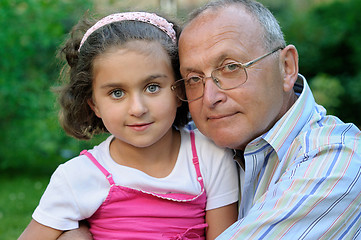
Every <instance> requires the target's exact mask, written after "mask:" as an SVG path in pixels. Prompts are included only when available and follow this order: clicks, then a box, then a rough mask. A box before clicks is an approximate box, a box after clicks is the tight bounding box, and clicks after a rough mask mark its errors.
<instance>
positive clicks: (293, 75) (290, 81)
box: [280, 45, 298, 92]
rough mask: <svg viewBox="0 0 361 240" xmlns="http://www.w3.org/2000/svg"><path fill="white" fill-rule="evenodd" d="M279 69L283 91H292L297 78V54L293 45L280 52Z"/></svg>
mask: <svg viewBox="0 0 361 240" xmlns="http://www.w3.org/2000/svg"><path fill="white" fill-rule="evenodd" d="M280 59H281V65H282V66H281V67H282V68H283V74H284V75H283V90H284V91H285V92H289V91H292V90H293V85H294V84H295V82H296V80H297V78H298V53H297V49H296V47H295V46H293V45H288V46H286V47H285V48H284V49H283V50H282V52H281V58H280Z"/></svg>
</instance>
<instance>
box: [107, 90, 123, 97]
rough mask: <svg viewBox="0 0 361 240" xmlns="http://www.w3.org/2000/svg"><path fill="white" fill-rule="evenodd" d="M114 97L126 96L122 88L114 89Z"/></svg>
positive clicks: (112, 93)
mask: <svg viewBox="0 0 361 240" xmlns="http://www.w3.org/2000/svg"><path fill="white" fill-rule="evenodd" d="M110 95H111V96H112V97H113V98H116V99H119V98H122V97H123V96H124V92H123V91H122V90H120V89H117V90H114V91H112V92H111V94H110Z"/></svg>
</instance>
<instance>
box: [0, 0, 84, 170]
mask: <svg viewBox="0 0 361 240" xmlns="http://www.w3.org/2000/svg"><path fill="white" fill-rule="evenodd" d="M90 7H91V5H90V3H88V2H87V1H85V0H72V1H69V0H68V1H51V0H26V1H24V0H21V1H20V0H15V1H14V0H0V25H1V26H2V31H1V33H0V46H1V48H0V51H1V58H0V69H1V71H0V109H1V112H0V129H1V131H0V138H1V139H2V141H1V144H0V152H1V157H0V158H1V161H0V171H1V170H8V169H26V168H27V167H32V168H37V169H39V170H44V171H53V170H54V167H55V166H56V165H58V164H59V163H60V162H63V161H64V159H63V158H62V156H61V154H60V153H61V152H62V151H64V149H69V150H70V151H73V152H74V153H73V154H75V152H76V151H77V148H79V145H80V143H78V142H76V141H74V140H71V139H70V138H69V137H66V136H65V135H64V133H63V132H62V131H61V129H60V127H59V124H58V122H57V113H56V112H57V111H56V108H55V107H54V106H55V102H56V100H55V99H56V96H55V95H54V94H53V93H52V92H51V90H50V89H51V86H54V85H55V84H56V83H57V79H58V75H59V70H60V67H59V66H58V64H57V62H56V60H55V55H56V50H57V48H58V46H59V45H60V44H61V42H63V41H64V38H65V37H66V33H67V32H68V31H69V30H70V28H71V27H72V25H73V24H75V23H76V22H77V21H78V20H79V19H80V18H81V16H82V15H83V14H84V12H85V11H86V9H89V8H90Z"/></svg>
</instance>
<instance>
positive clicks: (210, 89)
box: [203, 77, 225, 107]
mask: <svg viewBox="0 0 361 240" xmlns="http://www.w3.org/2000/svg"><path fill="white" fill-rule="evenodd" d="M203 81H204V82H203V84H204V89H203V103H204V104H205V105H206V106H208V107H214V106H215V105H216V104H217V103H220V102H222V101H224V100H225V94H224V92H223V90H222V89H220V88H219V87H218V86H217V84H216V83H215V80H214V79H213V78H212V77H206V78H204V79H203Z"/></svg>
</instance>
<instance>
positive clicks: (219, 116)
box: [207, 113, 237, 120]
mask: <svg viewBox="0 0 361 240" xmlns="http://www.w3.org/2000/svg"><path fill="white" fill-rule="evenodd" d="M236 114H237V113H228V114H213V115H209V116H208V117H207V119H208V120H219V119H224V118H228V117H232V116H234V115H236Z"/></svg>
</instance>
